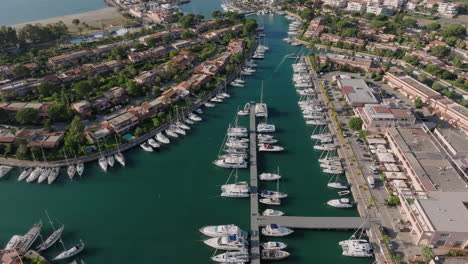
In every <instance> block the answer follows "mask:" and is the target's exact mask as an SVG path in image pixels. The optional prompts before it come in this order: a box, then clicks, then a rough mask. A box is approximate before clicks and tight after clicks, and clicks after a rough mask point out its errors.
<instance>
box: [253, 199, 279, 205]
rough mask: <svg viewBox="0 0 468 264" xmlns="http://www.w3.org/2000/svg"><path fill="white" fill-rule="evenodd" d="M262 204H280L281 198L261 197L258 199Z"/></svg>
mask: <svg viewBox="0 0 468 264" xmlns="http://www.w3.org/2000/svg"><path fill="white" fill-rule="evenodd" d="M258 201H259V202H260V203H262V204H267V205H281V200H280V199H279V198H278V197H269V198H262V199H259V200H258Z"/></svg>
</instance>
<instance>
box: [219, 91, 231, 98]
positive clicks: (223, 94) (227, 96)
mask: <svg viewBox="0 0 468 264" xmlns="http://www.w3.org/2000/svg"><path fill="white" fill-rule="evenodd" d="M219 95H220V96H222V97H224V98H229V97H231V96H230V95H229V94H228V93H226V92H222V93H219Z"/></svg>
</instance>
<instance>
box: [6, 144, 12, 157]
mask: <svg viewBox="0 0 468 264" xmlns="http://www.w3.org/2000/svg"><path fill="white" fill-rule="evenodd" d="M13 151H14V149H13V145H12V144H10V143H8V144H6V147H5V152H4V155H5V157H8V156H10V155H11V154H12V153H13Z"/></svg>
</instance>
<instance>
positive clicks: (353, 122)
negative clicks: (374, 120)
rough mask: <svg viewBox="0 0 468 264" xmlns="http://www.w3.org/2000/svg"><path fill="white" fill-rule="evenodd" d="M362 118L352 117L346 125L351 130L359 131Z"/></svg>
mask: <svg viewBox="0 0 468 264" xmlns="http://www.w3.org/2000/svg"><path fill="white" fill-rule="evenodd" d="M362 123H363V122H362V119H361V118H360V117H353V118H351V119H350V120H349V122H348V126H349V128H351V129H352V130H355V131H359V130H361V129H362Z"/></svg>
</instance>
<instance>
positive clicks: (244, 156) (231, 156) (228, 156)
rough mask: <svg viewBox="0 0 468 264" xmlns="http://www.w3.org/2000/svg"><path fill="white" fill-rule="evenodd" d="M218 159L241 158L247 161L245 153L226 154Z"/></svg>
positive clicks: (247, 156)
mask: <svg viewBox="0 0 468 264" xmlns="http://www.w3.org/2000/svg"><path fill="white" fill-rule="evenodd" d="M218 157H219V158H220V159H225V158H237V157H239V158H242V159H248V158H249V155H248V154H247V153H228V154H222V155H219V156H218Z"/></svg>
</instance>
